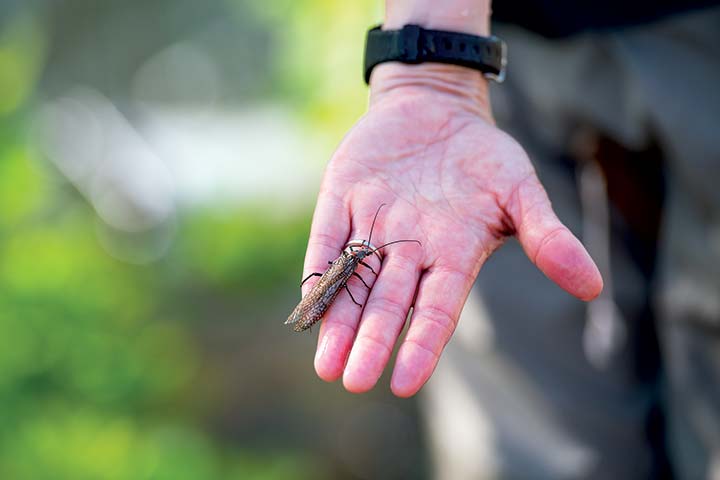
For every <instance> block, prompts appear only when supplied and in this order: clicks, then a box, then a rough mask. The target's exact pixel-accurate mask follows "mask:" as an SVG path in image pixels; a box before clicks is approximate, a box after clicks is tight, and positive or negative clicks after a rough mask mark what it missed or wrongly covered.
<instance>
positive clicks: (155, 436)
mask: <svg viewBox="0 0 720 480" xmlns="http://www.w3.org/2000/svg"><path fill="white" fill-rule="evenodd" d="M58 180H59V179H58V178H57V177H56V176H55V175H54V174H53V172H52V171H51V170H50V169H49V168H48V167H47V166H45V165H43V163H42V162H41V161H40V160H39V159H38V158H36V157H35V156H34V154H33V153H32V150H31V149H29V148H27V146H24V145H22V143H21V142H19V141H18V142H9V143H5V144H0V205H2V213H1V214H0V478H12V479H46V478H47V479H142V478H148V479H150V478H152V479H173V480H175V479H208V478H238V479H253V478H257V479H269V480H272V479H281V478H302V475H299V474H298V472H311V473H312V472H313V471H314V470H313V467H312V465H310V464H309V463H308V460H306V459H305V458H304V457H302V456H301V455H298V454H288V453H284V452H278V453H262V454H256V453H252V452H246V451H243V450H238V449H236V448H233V447H232V445H226V444H223V443H222V442H219V441H218V440H217V439H215V438H214V437H213V436H212V435H210V434H207V433H205V432H204V431H203V429H202V428H201V421H200V419H199V418H196V415H195V414H194V413H193V409H192V408H191V407H190V406H189V405H190V404H192V402H193V401H192V398H191V395H192V388H193V385H194V384H195V382H196V381H197V375H198V365H199V362H200V361H201V360H200V357H199V355H200V353H199V346H198V345H197V341H196V340H195V338H194V337H193V336H192V334H191V332H190V331H189V330H188V328H189V327H188V325H187V323H186V322H181V321H178V320H181V319H183V316H185V315H186V313H185V312H184V310H183V303H182V302H181V301H177V300H176V299H177V298H180V297H182V296H183V292H184V290H183V289H184V288H189V286H197V284H198V282H200V283H203V284H205V285H207V287H208V289H217V290H222V289H231V290H233V289H236V290H238V291H242V292H244V295H247V296H250V295H251V294H252V292H258V291H261V290H262V289H266V290H267V289H270V288H271V287H272V285H273V284H275V283H276V282H282V281H287V278H288V275H289V272H291V271H294V272H297V271H298V268H297V266H298V264H299V261H300V259H299V257H300V255H301V251H302V247H303V245H304V242H305V238H307V226H306V225H307V218H304V219H299V220H293V221H292V222H288V221H269V220H268V219H263V218H261V217H259V216H258V215H257V214H255V215H252V214H250V213H249V212H248V211H245V212H233V213H227V214H225V215H223V216H217V215H214V214H212V212H195V213H193V214H189V215H188V216H187V218H186V222H185V224H184V226H183V228H182V232H181V240H179V243H178V245H177V247H176V248H175V249H174V250H173V251H172V252H171V254H170V257H169V258H168V259H167V260H166V261H165V262H163V263H162V264H160V265H155V266H133V265H128V264H125V263H122V262H119V261H117V260H115V259H113V258H111V257H110V256H109V255H108V254H107V253H106V252H105V251H104V250H103V249H102V248H101V246H100V245H101V244H100V242H99V241H98V239H97V236H96V231H97V230H96V223H95V222H97V220H96V218H95V215H94V212H93V211H92V210H91V209H90V208H89V206H88V205H87V204H86V203H85V202H84V200H83V199H82V198H81V197H80V196H79V195H77V194H75V193H74V192H73V191H72V190H71V189H69V187H68V186H67V185H66V184H63V183H62V182H60V181H58ZM288 263H292V264H294V265H295V266H296V268H294V269H288V268H287V264H288ZM293 281H294V279H293ZM243 285H248V286H249V285H252V286H253V288H252V289H248V288H243V287H242V286H243ZM311 473H308V478H309V477H310V476H313V477H315V476H316V475H311Z"/></svg>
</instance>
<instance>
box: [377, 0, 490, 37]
mask: <svg viewBox="0 0 720 480" xmlns="http://www.w3.org/2000/svg"><path fill="white" fill-rule="evenodd" d="M407 24H416V25H420V26H421V27H424V28H430V29H435V30H450V31H454V32H464V33H471V34H473V35H483V36H484V35H488V34H489V33H490V0H386V2H385V22H384V28H386V29H396V28H400V27H402V26H403V25H407Z"/></svg>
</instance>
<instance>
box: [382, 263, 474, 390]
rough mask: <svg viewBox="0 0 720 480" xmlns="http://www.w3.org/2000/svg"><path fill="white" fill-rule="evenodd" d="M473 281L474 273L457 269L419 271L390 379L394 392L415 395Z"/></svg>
mask: <svg viewBox="0 0 720 480" xmlns="http://www.w3.org/2000/svg"><path fill="white" fill-rule="evenodd" d="M473 281H474V275H472V274H470V273H463V272H460V271H457V270H444V269H440V268H435V269H430V270H428V271H427V272H426V273H425V274H424V275H423V278H422V281H421V283H420V289H419V290H418V296H417V301H416V302H415V311H414V312H413V316H412V320H411V322H410V328H408V332H407V335H406V336H405V339H404V341H403V343H402V345H401V346H400V349H399V351H398V355H397V360H396V362H395V369H394V371H393V376H392V380H391V381H390V388H391V389H392V391H393V393H394V394H395V395H397V396H399V397H410V396H412V395H415V393H417V391H418V390H420V388H421V387H422V386H423V385H424V384H425V382H426V381H427V380H428V378H430V375H432V372H433V370H435V366H436V365H437V362H438V359H439V358H440V354H441V353H442V350H443V348H445V345H446V344H447V342H448V340H449V339H450V336H451V335H452V333H453V332H454V331H455V325H456V324H457V319H458V318H459V317H460V312H461V311H462V307H463V305H464V304H465V300H466V299H467V296H468V294H469V293H470V288H471V287H472V283H473Z"/></svg>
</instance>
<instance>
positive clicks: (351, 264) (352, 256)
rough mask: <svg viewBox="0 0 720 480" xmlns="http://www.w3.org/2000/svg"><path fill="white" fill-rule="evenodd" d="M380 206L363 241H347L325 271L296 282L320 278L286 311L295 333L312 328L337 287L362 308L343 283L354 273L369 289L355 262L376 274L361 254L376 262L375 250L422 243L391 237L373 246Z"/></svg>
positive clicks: (323, 312)
mask: <svg viewBox="0 0 720 480" xmlns="http://www.w3.org/2000/svg"><path fill="white" fill-rule="evenodd" d="M383 206H385V204H382V205H380V206H379V207H378V209H377V211H376V212H375V217H374V218H373V221H372V225H370V235H368V239H367V241H365V240H363V241H361V242H360V244H359V245H358V244H357V243H355V242H350V243H348V244H347V246H346V248H345V249H344V250H343V251H342V253H341V254H340V256H339V257H338V258H336V259H335V261H332V262H328V263H329V264H330V266H329V267H328V269H327V270H325V273H318V272H315V273H311V274H310V275H308V276H307V277H305V279H304V280H303V281H302V282H301V283H300V285H301V286H302V285H303V284H304V283H305V282H307V281H308V279H310V278H311V277H320V280H318V281H317V283H316V284H315V285H313V287H312V289H311V290H310V291H309V292H308V294H307V295H305V296H304V297H303V299H302V300H301V301H300V303H299V304H298V306H297V307H295V310H293V312H292V313H291V314H290V316H289V317H288V319H287V321H286V322H285V324H294V325H293V330H295V331H296V332H302V331H303V330H307V329H308V328H310V327H312V326H313V325H314V324H316V323H317V322H318V321H319V320H320V319H321V318H322V317H323V315H325V312H327V310H328V308H330V305H332V303H333V301H335V298H336V297H337V296H338V294H339V293H340V290H342V289H343V288H344V289H345V290H346V291H347V292H348V295H350V299H352V301H353V302H354V303H355V304H356V305H357V306H359V307H362V304H360V303H358V302H357V301H356V300H355V297H353V295H352V293H351V292H350V289H349V288H348V286H347V282H348V280H350V277H352V276H355V277H358V278H359V279H360V281H361V282H362V283H363V285H365V286H366V287H367V288H368V289H370V287H369V286H368V284H367V283H366V282H365V280H363V278H362V277H361V276H360V274H359V273H357V272H356V271H355V270H356V269H357V268H358V266H359V265H363V266H364V267H366V268H368V269H369V270H370V271H371V272H372V273H373V274H374V275H376V276H377V273H376V272H375V270H373V268H372V267H371V266H370V265H368V264H367V263H365V261H364V259H365V257H368V256H370V255H373V254H375V255H376V256H377V257H378V259H380V262H382V258H381V257H380V255H378V251H379V250H380V249H382V248H385V247H387V246H388V245H393V244H395V243H401V242H415V243H417V244H419V245H422V243H420V242H419V241H418V240H395V241H393V242H388V243H386V244H384V245H380V246H379V247H377V248H375V247H373V246H372V244H371V243H370V240H372V233H373V229H374V228H375V221H376V220H377V217H378V214H379V213H380V209H381V208H382V207H383Z"/></svg>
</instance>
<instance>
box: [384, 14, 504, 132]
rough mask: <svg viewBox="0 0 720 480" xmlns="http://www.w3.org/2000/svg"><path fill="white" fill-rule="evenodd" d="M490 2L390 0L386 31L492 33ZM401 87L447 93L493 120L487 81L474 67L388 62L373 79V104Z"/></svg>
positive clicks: (452, 98)
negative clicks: (413, 27) (412, 27)
mask: <svg viewBox="0 0 720 480" xmlns="http://www.w3.org/2000/svg"><path fill="white" fill-rule="evenodd" d="M489 19H490V0H386V3H385V21H384V23H383V28H385V29H388V30H392V29H399V28H402V27H403V26H404V25H408V24H416V25H420V26H421V27H424V28H428V29H435V30H449V31H453V32H463V33H470V34H474V35H482V36H486V35H488V34H489V30H490V28H489ZM398 87H411V88H425V87H429V88H432V89H434V90H436V91H438V92H443V93H446V94H447V97H449V100H450V101H452V100H457V101H460V102H462V103H463V104H464V105H467V106H468V108H473V109H476V110H477V111H478V113H480V114H481V115H482V116H483V117H484V118H486V119H487V120H491V114H490V108H489V100H488V92H487V80H486V79H485V78H484V77H483V76H482V74H481V73H480V72H478V71H476V70H472V69H470V68H466V67H461V66H458V65H447V64H440V63H430V62H429V63H422V64H419V65H406V64H402V63H398V62H387V63H383V64H380V65H378V66H377V67H375V69H374V70H373V73H372V77H371V80H370V100H371V103H373V102H376V101H379V100H380V99H381V98H383V97H384V96H385V94H387V93H388V92H391V91H393V90H395V89H397V88H398Z"/></svg>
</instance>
